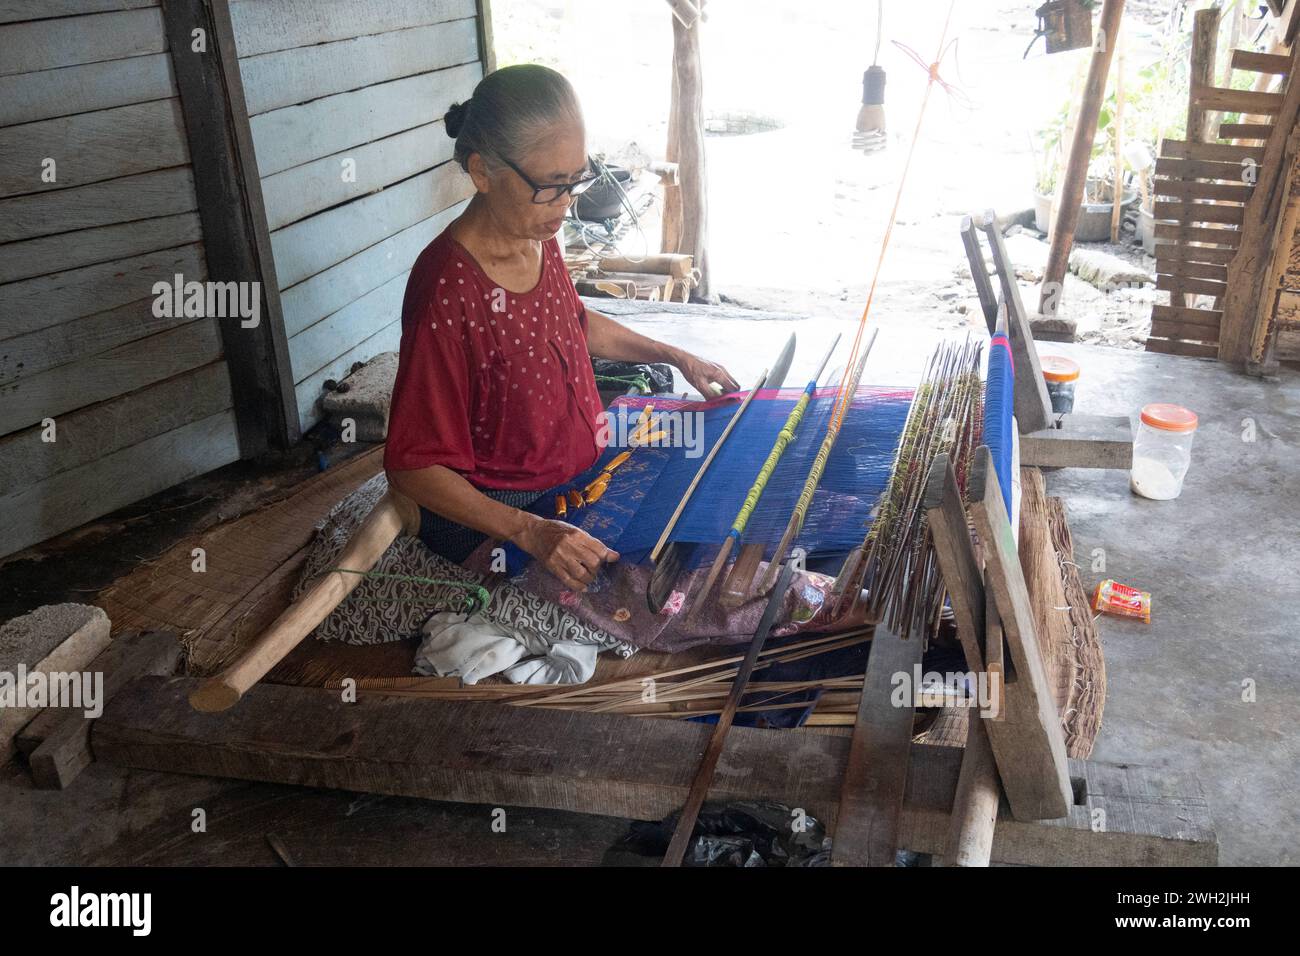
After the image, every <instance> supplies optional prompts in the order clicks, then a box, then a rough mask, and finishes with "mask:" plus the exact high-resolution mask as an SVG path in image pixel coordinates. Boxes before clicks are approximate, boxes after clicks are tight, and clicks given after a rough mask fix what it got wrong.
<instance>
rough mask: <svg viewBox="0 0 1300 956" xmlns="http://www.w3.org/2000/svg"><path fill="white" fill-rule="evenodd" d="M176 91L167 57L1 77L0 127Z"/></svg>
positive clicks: (142, 100) (161, 97) (156, 55)
mask: <svg viewBox="0 0 1300 956" xmlns="http://www.w3.org/2000/svg"><path fill="white" fill-rule="evenodd" d="M175 95H176V86H175V81H174V79H173V78H172V65H171V57H169V56H168V55H167V54H166V53H153V54H150V55H148V56H133V57H129V58H127V59H125V60H110V61H108V62H106V63H84V64H82V65H80V66H65V67H62V68H60V69H57V70H41V71H40V72H37V73H16V74H13V75H11V76H0V126H14V125H16V124H18V123H32V122H35V121H37V120H43V119H53V118H54V117H58V116H67V115H70V114H72V113H87V112H90V111H92V110H105V109H112V108H113V107H116V106H130V105H131V104H133V103H147V102H148V101H149V100H165V99H167V98H168V97H170V96H175Z"/></svg>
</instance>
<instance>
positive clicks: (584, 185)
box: [501, 156, 601, 206]
mask: <svg viewBox="0 0 1300 956" xmlns="http://www.w3.org/2000/svg"><path fill="white" fill-rule="evenodd" d="M501 159H502V160H504V162H505V164H506V165H507V166H509V167H510V168H511V169H513V170H514V171H515V172H516V173H518V174H519V178H520V179H522V180H523V181H524V182H526V183H527V184H528V185H529V186H531V187H532V188H533V202H535V203H537V204H538V205H539V206H544V205H546V204H547V203H553V202H555V200H557V199H559V198H560V197H561V196H563V195H564V194H565V193H568V194H569V195H570V196H574V197H575V198H576V197H578V196H581V195H582V194H583V193H585V192H586V191H587V190H588V189H590V188H591V186H592V184H593V183H595V182H596V180H598V179H600V176H601V174H600V173H592V174H591V175H590V176H587V177H584V178H583V179H579V180H577V181H576V182H572V183H535V182H533V180H532V178H531V177H530V176H529V175H528V174H527V173H526V172H524V171H523V170H522V169H520V168H519V167H518V166H516V165H515V164H514V163H512V162H510V160H508V159H506V158H505V157H504V156H502V157H501ZM587 165H588V166H589V167H590V166H591V165H592V161H591V160H590V159H588V160H587Z"/></svg>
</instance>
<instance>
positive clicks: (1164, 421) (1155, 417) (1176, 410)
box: [1142, 402, 1196, 432]
mask: <svg viewBox="0 0 1300 956" xmlns="http://www.w3.org/2000/svg"><path fill="white" fill-rule="evenodd" d="M1142 424H1144V425H1150V426H1151V427H1152V428H1159V429H1161V430H1162V431H1167V432H1194V431H1196V413H1195V412H1193V411H1189V410H1187V409H1186V408H1183V407H1182V406H1181V405H1165V404H1163V403H1160V402H1157V403H1156V404H1154V405H1148V406H1147V407H1146V408H1144V409H1142Z"/></svg>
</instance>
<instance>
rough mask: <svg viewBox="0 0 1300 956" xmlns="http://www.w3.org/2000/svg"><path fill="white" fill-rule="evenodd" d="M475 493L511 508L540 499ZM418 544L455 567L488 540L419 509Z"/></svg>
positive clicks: (525, 494) (496, 492)
mask: <svg viewBox="0 0 1300 956" xmlns="http://www.w3.org/2000/svg"><path fill="white" fill-rule="evenodd" d="M478 490H479V491H481V492H483V494H485V495H487V496H488V497H489V498H491V499H493V500H494V501H499V502H501V503H502V504H505V505H509V506H510V507H511V508H527V507H529V506H530V505H531V504H532V503H533V502H534V501H536V500H537V499H538V498H539V497H540V496H541V492H539V491H514V490H511V489H503V490H497V489H492V488H480V489H478ZM420 540H421V541H423V542H424V544H425V546H426V547H427V548H428V549H429V550H430V551H432V552H433V553H434V554H437V555H441V556H442V557H444V558H446V559H447V560H448V561H451V562H453V563H455V564H462V563H464V561H465V559H466V558H468V557H469V556H470V555H471V554H473V553H474V549H475V548H477V547H478V546H479V545H480V544H482V543H483V542H484V541H486V540H487V535H485V534H483V532H481V531H475V530H474V529H473V528H467V527H465V526H464V525H463V524H457V523H456V522H455V521H451V520H448V519H447V518H444V517H443V516H442V515H440V514H434V513H433V512H432V511H430V510H429V509H428V508H424V507H421V508H420Z"/></svg>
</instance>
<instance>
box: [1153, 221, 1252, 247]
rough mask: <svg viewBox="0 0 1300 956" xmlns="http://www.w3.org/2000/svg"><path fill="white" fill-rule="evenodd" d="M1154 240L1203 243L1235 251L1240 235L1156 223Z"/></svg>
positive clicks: (1171, 223)
mask: <svg viewBox="0 0 1300 956" xmlns="http://www.w3.org/2000/svg"><path fill="white" fill-rule="evenodd" d="M1156 239H1160V240H1165V239H1168V240H1172V241H1175V242H1185V243H1186V242H1204V243H1211V244H1213V245H1218V246H1227V247H1228V248H1230V249H1233V250H1235V249H1236V248H1237V243H1238V242H1240V241H1241V233H1240V232H1238V231H1237V230H1236V229H1227V228H1216V227H1213V226H1189V225H1187V224H1186V223H1173V222H1157V223H1156Z"/></svg>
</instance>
